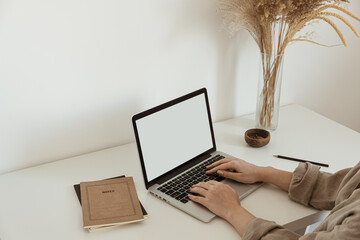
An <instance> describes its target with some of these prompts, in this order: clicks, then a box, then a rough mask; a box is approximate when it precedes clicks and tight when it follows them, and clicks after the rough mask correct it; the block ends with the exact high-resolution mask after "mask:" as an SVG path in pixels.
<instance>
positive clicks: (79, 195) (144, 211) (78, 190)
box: [74, 175, 148, 216]
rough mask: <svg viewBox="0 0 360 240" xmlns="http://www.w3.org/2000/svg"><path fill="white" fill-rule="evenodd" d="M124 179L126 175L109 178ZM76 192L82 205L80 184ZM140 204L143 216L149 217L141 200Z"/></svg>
mask: <svg viewBox="0 0 360 240" xmlns="http://www.w3.org/2000/svg"><path fill="white" fill-rule="evenodd" d="M123 177H125V175H121V176H117V177H113V178H107V179H115V178H123ZM74 190H75V192H76V195H77V197H78V199H79V202H80V205H81V194H80V184H75V185H74ZM139 203H140V207H141V211H142V213H143V215H144V216H147V215H148V213H147V212H146V210H145V208H144V206H143V205H142V203H141V202H140V200H139Z"/></svg>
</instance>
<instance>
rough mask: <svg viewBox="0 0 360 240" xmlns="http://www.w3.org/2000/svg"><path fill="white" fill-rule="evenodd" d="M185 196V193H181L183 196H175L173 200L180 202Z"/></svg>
mask: <svg viewBox="0 0 360 240" xmlns="http://www.w3.org/2000/svg"><path fill="white" fill-rule="evenodd" d="M186 196H187V193H183V194H180V195H179V196H177V197H176V198H175V199H176V200H180V199H182V198H184V197H186Z"/></svg>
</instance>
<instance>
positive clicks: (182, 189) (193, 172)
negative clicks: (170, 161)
mask: <svg viewBox="0 0 360 240" xmlns="http://www.w3.org/2000/svg"><path fill="white" fill-rule="evenodd" d="M223 158H225V157H223V156H221V155H216V156H214V157H212V158H210V159H208V160H206V161H204V162H202V163H201V164H199V165H197V166H195V167H193V168H191V169H190V170H188V171H186V172H185V173H183V174H181V175H180V176H177V177H176V178H174V179H172V180H171V181H169V182H167V183H166V184H164V185H162V186H160V187H159V188H157V189H158V190H160V191H161V192H163V193H165V194H167V195H169V196H170V197H172V198H175V199H176V200H178V201H180V202H182V203H187V202H188V201H189V200H190V199H189V197H188V194H189V193H190V188H191V186H193V185H194V184H197V183H199V182H206V181H210V180H215V181H222V180H224V178H223V177H221V176H219V175H218V174H217V173H214V174H211V175H208V174H206V173H205V171H206V166H208V165H210V164H211V163H213V162H216V161H219V160H220V159H223ZM191 194H193V195H196V194H194V193H191Z"/></svg>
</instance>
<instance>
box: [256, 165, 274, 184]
mask: <svg viewBox="0 0 360 240" xmlns="http://www.w3.org/2000/svg"><path fill="white" fill-rule="evenodd" d="M272 169H273V168H272V167H259V168H258V170H257V179H258V180H259V182H269V178H268V176H269V174H271V173H270V172H271V171H272Z"/></svg>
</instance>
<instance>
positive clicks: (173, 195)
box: [170, 192, 180, 198]
mask: <svg viewBox="0 0 360 240" xmlns="http://www.w3.org/2000/svg"><path fill="white" fill-rule="evenodd" d="M179 194H180V193H179V192H174V193H173V194H171V195H170V197H173V198H174V197H177V196H178V195H179Z"/></svg>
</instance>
